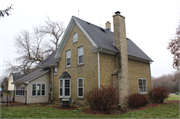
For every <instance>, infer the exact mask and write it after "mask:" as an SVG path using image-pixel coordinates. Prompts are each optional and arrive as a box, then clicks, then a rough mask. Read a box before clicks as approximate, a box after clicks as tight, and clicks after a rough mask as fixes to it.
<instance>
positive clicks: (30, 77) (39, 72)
mask: <svg viewBox="0 0 180 119" xmlns="http://www.w3.org/2000/svg"><path fill="white" fill-rule="evenodd" d="M47 72H49V69H38V70H36V71H34V72H32V73H30V74H28V75H25V76H23V77H22V78H20V79H18V80H16V81H14V82H13V84H21V83H25V82H27V81H30V80H33V79H35V78H38V77H39V76H42V75H43V74H45V73H47Z"/></svg>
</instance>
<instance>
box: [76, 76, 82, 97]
mask: <svg viewBox="0 0 180 119" xmlns="http://www.w3.org/2000/svg"><path fill="white" fill-rule="evenodd" d="M79 79H82V80H83V85H82V87H79ZM79 88H83V96H79ZM77 97H78V98H84V78H77Z"/></svg>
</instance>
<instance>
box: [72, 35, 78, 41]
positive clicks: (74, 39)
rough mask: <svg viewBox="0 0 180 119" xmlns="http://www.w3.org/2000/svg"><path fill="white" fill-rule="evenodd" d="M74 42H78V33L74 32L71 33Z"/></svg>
mask: <svg viewBox="0 0 180 119" xmlns="http://www.w3.org/2000/svg"><path fill="white" fill-rule="evenodd" d="M76 42H78V34H77V33H74V34H73V43H76Z"/></svg>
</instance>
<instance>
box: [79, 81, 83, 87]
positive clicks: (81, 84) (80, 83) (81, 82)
mask: <svg viewBox="0 0 180 119" xmlns="http://www.w3.org/2000/svg"><path fill="white" fill-rule="evenodd" d="M79 87H83V79H79Z"/></svg>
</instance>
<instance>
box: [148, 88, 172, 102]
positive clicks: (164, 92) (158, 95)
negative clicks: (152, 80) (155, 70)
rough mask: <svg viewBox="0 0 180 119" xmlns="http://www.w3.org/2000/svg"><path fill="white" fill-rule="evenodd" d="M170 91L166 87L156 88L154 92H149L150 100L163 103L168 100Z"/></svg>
mask: <svg viewBox="0 0 180 119" xmlns="http://www.w3.org/2000/svg"><path fill="white" fill-rule="evenodd" d="M168 95H169V91H168V89H167V88H166V87H164V86H158V87H154V88H153V90H151V91H149V99H150V101H151V102H157V103H158V102H161V103H162V102H163V101H164V100H165V99H166V98H168Z"/></svg>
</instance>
